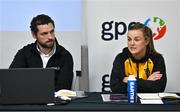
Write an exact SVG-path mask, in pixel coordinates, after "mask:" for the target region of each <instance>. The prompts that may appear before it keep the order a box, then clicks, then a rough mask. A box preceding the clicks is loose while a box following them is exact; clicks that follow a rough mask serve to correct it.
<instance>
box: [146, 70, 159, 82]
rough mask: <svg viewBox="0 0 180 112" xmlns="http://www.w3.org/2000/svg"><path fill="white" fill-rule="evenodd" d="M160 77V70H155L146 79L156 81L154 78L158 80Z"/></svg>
mask: <svg viewBox="0 0 180 112" xmlns="http://www.w3.org/2000/svg"><path fill="white" fill-rule="evenodd" d="M161 77H162V74H161V73H160V71H157V72H153V73H152V74H151V75H150V76H149V77H148V79H147V80H152V81H156V80H159V79H161Z"/></svg>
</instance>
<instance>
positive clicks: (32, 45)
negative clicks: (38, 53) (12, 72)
mask: <svg viewBox="0 0 180 112" xmlns="http://www.w3.org/2000/svg"><path fill="white" fill-rule="evenodd" d="M34 48H35V43H30V44H27V45H25V46H23V47H22V48H21V49H20V51H26V52H29V51H30V50H32V49H34Z"/></svg>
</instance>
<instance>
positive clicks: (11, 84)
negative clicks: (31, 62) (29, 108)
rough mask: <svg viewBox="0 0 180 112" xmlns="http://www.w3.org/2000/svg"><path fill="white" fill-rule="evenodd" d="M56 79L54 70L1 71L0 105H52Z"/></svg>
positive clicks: (13, 69)
mask: <svg viewBox="0 0 180 112" xmlns="http://www.w3.org/2000/svg"><path fill="white" fill-rule="evenodd" d="M54 77H55V70H54V69H47V68H12V69H0V104H47V103H52V102H54V91H55V87H54V79H55V78H54Z"/></svg>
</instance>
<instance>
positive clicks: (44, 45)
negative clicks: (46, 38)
mask: <svg viewBox="0 0 180 112" xmlns="http://www.w3.org/2000/svg"><path fill="white" fill-rule="evenodd" d="M38 43H39V45H40V46H41V47H43V48H46V49H52V48H53V46H54V41H51V42H46V43H41V42H38Z"/></svg>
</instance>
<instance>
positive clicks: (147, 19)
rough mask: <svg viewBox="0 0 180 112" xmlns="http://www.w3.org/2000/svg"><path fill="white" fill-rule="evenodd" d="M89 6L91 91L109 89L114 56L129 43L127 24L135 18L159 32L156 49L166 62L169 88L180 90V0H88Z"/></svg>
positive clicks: (87, 7) (156, 37)
mask: <svg viewBox="0 0 180 112" xmlns="http://www.w3.org/2000/svg"><path fill="white" fill-rule="evenodd" d="M85 9H86V18H85V20H86V26H88V27H87V28H88V30H87V38H88V47H89V52H88V54H89V81H90V83H89V84H90V85H89V87H90V88H89V89H90V91H102V90H106V91H108V90H109V89H108V87H107V86H108V81H109V74H110V73H111V69H112V64H113V61H114V58H115V56H116V55H117V54H118V53H119V52H121V51H122V49H123V48H124V47H126V46H127V36H126V34H127V27H128V25H129V24H130V23H132V22H134V21H139V22H142V23H145V24H147V25H148V26H150V27H151V28H152V30H153V32H154V33H156V35H155V36H154V43H155V48H156V50H157V51H158V52H160V53H161V54H162V55H163V56H164V58H165V63H166V70H167V79H168V80H167V86H166V91H180V88H179V87H178V85H179V80H180V75H179V73H180V67H179V66H178V64H179V62H180V59H179V53H180V50H179V48H180V46H179V45H180V40H179V37H180V33H179V32H180V31H179V29H180V27H179V26H180V22H179V20H180V2H179V1H178V0H87V1H86V7H85ZM102 77H104V78H103V80H105V82H106V83H103V82H102Z"/></svg>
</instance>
